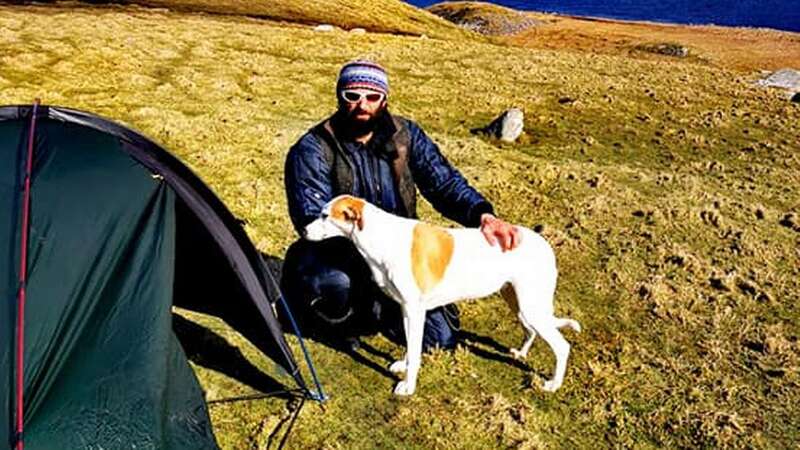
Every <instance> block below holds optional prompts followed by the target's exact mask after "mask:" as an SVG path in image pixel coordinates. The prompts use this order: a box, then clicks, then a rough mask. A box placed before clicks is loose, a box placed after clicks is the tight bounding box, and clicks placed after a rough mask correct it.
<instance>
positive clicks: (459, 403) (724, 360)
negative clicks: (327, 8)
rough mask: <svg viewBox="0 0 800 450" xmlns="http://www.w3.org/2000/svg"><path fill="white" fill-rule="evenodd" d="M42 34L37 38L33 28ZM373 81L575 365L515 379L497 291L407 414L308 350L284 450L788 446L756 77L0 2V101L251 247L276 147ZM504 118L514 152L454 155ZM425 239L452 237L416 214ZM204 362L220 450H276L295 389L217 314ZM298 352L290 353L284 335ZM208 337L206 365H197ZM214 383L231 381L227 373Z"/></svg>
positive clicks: (793, 151) (769, 120) (341, 365)
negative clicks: (277, 394)
mask: <svg viewBox="0 0 800 450" xmlns="http://www.w3.org/2000/svg"><path fill="white" fill-rule="evenodd" d="M43 30H46V32H43ZM364 56H366V57H371V58H374V59H377V60H378V61H380V62H381V63H383V64H384V65H385V66H386V67H387V68H388V70H389V73H390V76H391V83H392V93H391V108H392V110H393V111H395V112H397V113H400V114H403V115H406V116H408V117H411V118H413V119H415V120H416V121H418V122H419V123H420V124H421V125H422V126H423V127H424V128H425V129H426V130H427V132H428V133H429V134H430V135H431V136H432V137H433V138H434V139H435V140H436V141H437V142H438V143H439V144H440V146H441V148H442V150H443V152H444V153H445V155H446V156H447V157H448V158H449V159H450V160H451V161H452V162H453V163H454V164H455V165H456V166H457V167H459V168H460V169H461V170H462V172H463V173H464V174H465V175H466V176H467V177H468V178H469V180H470V181H471V182H472V183H473V184H474V185H475V186H477V187H478V188H479V189H480V190H481V191H482V192H483V193H485V195H486V196H487V197H488V198H489V199H490V200H491V201H492V202H493V203H494V205H495V208H496V210H497V211H498V212H499V214H500V215H502V216H503V217H505V218H507V219H508V220H510V221H512V222H515V223H519V224H523V225H527V226H531V227H533V226H535V225H540V226H541V227H542V233H543V234H544V236H545V237H546V238H548V240H549V241H550V242H551V244H552V245H553V246H554V248H555V251H556V254H557V258H558V261H559V268H560V280H559V286H558V290H557V295H556V305H557V306H556V309H557V312H558V313H559V314H561V315H564V316H569V317H573V318H575V319H577V320H579V321H580V322H581V324H582V325H583V328H584V331H583V333H581V334H574V333H571V332H565V334H566V337H567V339H568V340H569V341H570V342H572V343H573V353H572V356H571V361H570V364H569V367H568V372H567V378H566V382H565V385H564V387H563V388H562V389H561V390H560V391H558V392H557V393H555V394H547V393H544V392H542V391H541V389H540V388H539V386H540V385H541V382H542V381H543V380H544V379H545V377H548V376H549V375H550V370H552V367H553V363H554V361H553V358H552V355H551V354H550V351H549V349H548V348H547V347H546V346H545V345H544V344H543V343H542V342H541V341H539V342H537V343H536V344H535V345H534V348H533V351H532V352H531V355H529V358H528V360H527V361H525V362H524V363H518V362H514V361H513V360H512V359H511V358H510V357H509V355H508V348H509V347H510V346H512V345H517V344H518V343H519V341H520V340H521V339H522V337H523V336H522V330H521V329H520V328H519V327H518V325H517V324H516V323H515V320H514V318H513V317H512V316H511V315H510V314H509V313H507V311H506V310H505V306H504V303H503V301H502V300H501V299H500V298H499V297H496V296H495V297H491V298H489V299H488V300H485V301H482V302H469V303H466V304H464V306H463V308H462V317H463V326H464V329H465V331H466V332H467V335H466V338H465V340H464V343H463V344H462V345H461V346H460V347H459V349H457V350H456V351H454V352H451V353H447V352H439V353H434V354H432V355H429V356H427V357H426V358H425V360H424V362H423V367H422V370H421V373H420V382H419V387H418V391H417V394H416V395H415V396H414V397H412V398H408V399H397V398H394V397H393V396H392V393H391V392H392V387H393V385H394V383H395V379H393V378H392V376H391V375H389V374H388V372H387V371H386V370H385V367H386V366H387V365H388V363H389V362H390V360H392V358H396V357H398V356H400V355H401V353H402V349H401V348H399V347H398V346H396V345H395V344H393V343H391V342H390V341H388V340H386V339H385V338H383V337H381V336H374V337H369V338H367V339H366V340H365V344H366V346H365V348H364V349H362V350H361V351H360V353H359V355H360V356H359V357H357V358H354V357H352V356H351V355H347V354H345V353H342V352H339V351H337V350H335V349H332V348H330V347H328V346H326V345H323V344H322V343H319V342H315V341H310V342H309V345H310V349H311V351H312V354H313V356H314V358H315V361H316V363H317V368H318V370H319V373H320V376H321V378H322V380H323V382H324V383H325V386H326V387H327V390H328V391H329V393H330V395H331V400H330V401H329V402H328V403H327V404H326V405H325V407H324V408H320V407H318V406H316V405H313V404H308V405H306V406H305V407H304V408H303V409H302V411H301V413H300V415H299V417H298V419H297V421H296V423H295V424H294V428H293V430H292V433H291V435H290V436H289V440H288V443H287V447H288V448H330V449H336V448H426V449H428V448H551V447H553V448H596V447H624V448H630V447H634V448H650V447H692V448H696V447H706V448H709V447H748V448H753V447H755V448H790V447H792V446H794V445H796V443H797V442H798V441H800V420H798V417H800V408H798V406H797V405H798V403H800V370H799V368H800V344H799V343H798V337H799V336H800V325H799V324H800V320H798V319H800V217H799V216H800V188H798V186H800V142H798V135H799V133H798V125H797V124H798V120H799V119H800V105H798V104H793V103H790V102H788V101H787V100H786V98H785V95H784V93H782V92H779V91H774V90H767V89H764V88H761V87H757V86H754V85H753V81H754V80H755V79H756V78H757V76H758V73H756V72H745V71H733V70H729V69H725V68H717V67H713V66H711V65H707V64H701V63H697V62H692V61H682V60H678V59H674V58H669V57H663V58H651V59H639V58H631V57H629V56H628V55H621V56H617V55H613V54H596V53H581V52H577V51H560V50H547V49H529V48H520V47H509V46H503V45H498V44H491V43H486V42H483V41H481V40H477V39H473V38H470V37H465V38H463V39H462V38H459V39H447V40H443V39H433V38H429V39H424V38H419V37H412V36H399V35H392V34H377V33H367V34H364V35H355V34H352V33H346V32H343V31H334V32H330V33H319V32H314V31H312V30H311V29H310V28H309V27H303V26H297V25H290V24H285V23H279V22H270V21H265V20H258V19H253V18H247V17H237V16H220V15H207V14H193V13H186V12H170V11H167V10H147V9H141V8H135V7H103V8H90V7H72V8H68V9H65V8H52V7H39V6H31V7H9V6H0V68H2V70H0V104H20V103H30V102H32V101H33V99H34V98H37V97H38V98H41V99H42V101H43V102H44V103H47V104H54V105H62V106H68V107H72V108H78V109H84V110H89V111H92V112H95V113H97V114H100V115H103V116H106V117H109V118H111V119H113V120H117V121H120V122H122V123H125V124H127V125H129V126H131V127H133V128H135V129H138V130H140V131H141V132H143V133H144V134H146V135H148V136H150V137H151V138H153V139H155V140H156V141H158V142H160V143H161V144H163V145H164V146H165V147H166V148H168V149H170V150H171V151H172V152H174V153H175V154H176V155H178V156H179V157H180V158H181V159H182V160H183V161H184V162H186V163H187V164H188V165H189V166H190V167H191V168H192V169H193V170H195V171H196V172H197V173H198V174H199V175H200V176H201V177H202V178H203V179H204V180H205V181H206V182H207V183H208V184H209V185H210V186H211V187H212V188H213V189H214V190H215V191H216V192H217V193H218V194H219V195H220V196H221V198H222V199H223V200H224V201H225V203H226V204H227V205H228V206H229V208H230V209H231V210H232V211H233V212H234V213H235V214H236V215H237V216H238V217H241V218H242V219H244V220H245V223H246V225H245V226H246V230H247V232H248V233H249V235H250V236H251V237H252V240H253V242H255V243H256V245H257V247H258V248H259V249H260V250H261V251H263V252H264V253H266V254H268V255H271V256H274V257H276V258H279V259H280V258H282V256H283V254H284V252H285V250H286V248H287V247H288V246H289V244H290V243H291V242H292V241H293V240H294V239H295V234H294V232H293V230H292V228H291V224H290V222H289V220H288V217H287V212H286V202H285V198H284V192H283V174H282V170H283V159H284V156H285V154H286V152H287V149H288V147H289V146H290V145H291V144H292V143H293V142H294V141H295V140H296V139H297V138H298V137H299V136H300V135H301V134H302V133H303V132H304V131H305V130H306V129H307V128H308V127H309V126H311V125H312V124H314V123H316V122H317V121H318V120H320V119H321V118H323V117H324V116H325V115H327V114H328V113H330V112H331V111H332V109H333V108H334V107H335V99H334V96H333V93H332V91H333V87H334V84H335V77H336V74H337V70H338V68H339V67H340V66H341V64H342V63H344V62H345V61H347V60H349V59H352V58H355V57H364ZM512 106H517V107H520V108H522V109H523V111H524V112H525V114H526V131H525V133H524V134H523V136H522V138H521V139H520V141H519V142H517V143H515V144H499V143H496V142H492V141H488V140H486V139H484V138H479V137H476V136H473V135H471V134H470V133H469V129H470V128H474V127H477V126H481V125H484V124H486V123H487V122H488V121H489V120H491V119H492V118H493V117H494V116H495V115H497V114H499V113H500V112H501V111H502V110H504V109H506V108H509V107H512ZM421 213H422V216H423V217H424V218H425V219H426V220H429V221H432V222H437V223H446V221H445V220H444V219H442V218H441V217H440V216H438V215H437V214H436V213H435V212H433V211H432V209H431V208H430V207H429V206H428V205H427V204H423V205H422V208H421ZM181 314H182V315H184V316H185V317H186V318H187V319H188V320H190V321H192V322H194V323H195V324H197V325H199V326H201V327H204V328H206V329H207V330H209V331H210V332H211V334H213V335H216V337H217V338H219V339H222V341H224V343H225V344H223V345H217V346H216V347H217V348H224V349H225V351H226V352H228V356H235V357H229V358H227V359H226V361H228V363H227V365H226V366H224V367H220V366H219V365H218V364H217V365H215V364H212V363H210V362H209V359H208V358H210V357H209V356H203V355H190V356H192V357H193V358H192V359H193V367H194V368H195V369H196V373H197V375H198V377H199V379H200V381H201V384H202V385H203V388H204V390H205V391H206V396H207V398H208V400H209V403H210V404H209V409H210V412H211V416H212V420H213V424H214V428H215V432H216V434H217V437H218V439H219V443H220V445H221V446H222V447H223V448H226V449H240V448H264V447H266V446H271V447H275V446H277V444H278V441H279V436H280V433H281V432H282V431H284V430H286V428H287V427H288V423H289V418H290V417H291V414H292V410H293V408H295V407H296V405H297V403H296V402H295V401H287V400H283V399H276V398H272V399H263V400H253V401H242V402H231V403H218V402H216V400H220V399H226V398H232V397H238V396H246V395H251V394H256V393H258V390H259V389H261V388H262V386H263V385H262V384H260V383H258V382H254V381H252V380H253V377H252V376H245V375H244V374H245V372H247V373H248V374H251V373H252V370H253V368H257V369H258V370H259V371H262V372H264V373H266V374H268V375H269V376H270V377H273V378H275V380H277V381H278V382H283V383H288V380H286V377H285V376H283V375H282V374H281V373H280V371H279V370H277V369H276V368H275V367H274V365H272V364H271V363H270V362H269V361H267V360H265V359H264V357H263V356H261V355H260V354H258V353H257V352H256V351H255V350H253V348H252V347H251V346H250V345H249V344H248V343H247V342H245V341H244V340H243V339H241V338H240V337H239V335H238V334H237V333H236V332H235V331H234V330H230V329H229V328H227V327H226V326H225V325H224V324H223V323H222V322H220V321H219V320H217V319H215V318H213V317H209V316H203V315H200V314H196V313H190V312H181ZM290 341H291V342H292V343H293V346H294V348H295V350H296V349H297V347H296V341H295V340H294V339H293V338H290ZM211 344H212V343H211V342H209V347H212V345H211ZM231 366H233V367H231Z"/></svg>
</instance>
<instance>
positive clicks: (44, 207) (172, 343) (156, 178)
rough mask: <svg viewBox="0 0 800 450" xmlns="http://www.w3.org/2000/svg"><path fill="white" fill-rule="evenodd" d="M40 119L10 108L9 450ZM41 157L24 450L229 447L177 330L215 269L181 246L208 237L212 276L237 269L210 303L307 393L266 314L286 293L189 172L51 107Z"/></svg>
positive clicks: (6, 139)
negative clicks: (197, 273) (19, 298)
mask: <svg viewBox="0 0 800 450" xmlns="http://www.w3.org/2000/svg"><path fill="white" fill-rule="evenodd" d="M30 114H31V109H30V108H29V107H3V108H0V160H2V162H0V208H3V210H5V211H10V212H11V214H10V215H9V216H10V217H9V218H6V219H0V266H2V267H3V269H4V272H3V273H4V275H2V276H0V296H1V297H0V298H3V299H4V300H5V302H4V306H3V307H2V308H0V333H2V336H0V342H3V343H4V345H1V346H0V376H2V377H3V378H2V379H3V381H2V383H3V384H2V385H0V407H2V409H1V410H0V420H1V421H2V422H3V424H4V425H3V426H2V427H0V443H8V444H9V447H10V446H11V445H12V444H13V440H14V422H15V415H16V413H15V409H14V406H13V404H14V397H15V383H14V374H15V363H14V352H15V341H16V339H15V337H14V328H15V321H16V314H17V311H16V308H17V305H16V291H17V283H18V281H17V275H18V265H19V248H18V247H19V245H20V243H19V240H20V238H19V235H20V227H21V223H22V220H21V217H20V213H19V211H20V209H21V208H20V204H21V193H20V186H21V183H22V177H23V173H24V167H23V162H24V156H23V153H24V150H25V149H26V147H27V139H28V138H27V136H26V131H27V130H28V129H29V128H28V127H29V122H30ZM34 146H35V150H34V167H33V179H32V192H31V216H30V226H29V233H30V238H29V245H28V251H29V260H28V271H29V278H28V283H27V298H28V300H27V305H26V312H25V350H24V357H25V373H24V375H25V377H24V385H25V388H24V394H25V413H24V422H25V440H24V442H25V446H26V448H28V449H51V448H52V449H64V448H137V449H140V448H153V449H162V448H164V449H205V448H217V444H216V441H215V438H214V435H213V432H212V429H211V424H210V420H209V416H208V411H207V408H206V405H205V401H204V398H203V393H202V391H201V388H200V386H199V383H198V381H197V379H196V377H195V375H194V373H193V371H192V369H191V367H190V366H189V364H188V362H187V359H186V356H185V354H184V352H183V350H182V348H181V346H180V344H179V342H178V340H177V338H176V337H175V335H174V333H173V331H172V313H171V307H172V305H173V303H174V302H175V300H176V299H175V298H174V296H175V292H176V291H178V290H179V289H178V285H179V284H183V285H187V284H191V276H190V275H187V274H191V273H192V271H193V267H194V266H198V267H200V266H203V265H204V264H203V257H204V255H202V254H200V255H197V254H192V255H191V257H185V256H181V254H179V252H178V247H179V245H178V242H179V241H180V242H185V241H186V239H187V238H186V236H198V230H200V229H202V230H203V233H204V234H200V236H202V237H203V238H204V239H205V240H206V241H205V242H202V243H198V245H197V248H211V249H214V251H215V253H214V254H213V256H216V257H217V259H216V260H215V261H214V267H215V268H218V267H220V266H226V267H225V268H224V270H227V271H228V273H227V274H226V273H222V272H221V273H220V275H221V278H222V279H225V280H227V281H226V282H227V283H228V284H227V285H226V286H224V287H223V289H220V292H218V293H217V294H216V297H215V299H208V298H206V299H205V301H207V302H208V301H213V300H218V301H219V302H222V303H226V304H228V303H230V304H233V305H236V307H237V310H239V311H238V312H240V313H242V312H243V313H244V314H239V315H238V316H237V315H230V316H228V317H223V318H225V319H226V320H228V319H230V320H228V321H229V323H236V322H237V320H238V323H239V324H241V325H243V326H244V327H245V328H247V330H248V331H249V334H250V335H253V336H256V335H258V336H259V337H260V342H259V343H258V344H257V345H258V346H259V348H261V349H267V347H269V350H270V356H271V357H272V358H274V359H275V360H276V362H278V363H279V364H281V365H282V366H283V367H284V368H285V369H286V370H287V371H288V372H289V373H290V374H292V375H293V376H294V377H295V379H296V380H297V382H298V384H299V385H300V386H301V387H304V384H303V380H302V378H301V377H300V375H299V372H298V369H297V365H296V364H295V362H294V358H293V356H292V354H291V352H290V350H289V348H288V346H287V345H286V342H285V341H284V339H283V335H282V333H281V330H280V326H279V325H278V323H277V321H276V320H275V317H274V315H273V314H272V310H271V309H270V306H269V301H270V299H274V298H275V297H274V296H275V295H276V293H274V292H271V291H270V290H269V289H270V288H271V286H270V283H268V282H267V281H268V279H267V278H266V277H268V276H270V275H269V273H268V272H266V270H265V269H264V268H263V265H262V264H261V262H260V257H259V255H258V252H257V251H256V250H255V248H254V247H253V245H252V244H251V243H250V242H249V240H248V239H247V237H246V234H245V233H244V231H243V230H242V229H241V228H240V227H239V226H238V224H237V223H236V222H235V218H234V217H233V216H232V215H231V214H230V212H229V211H228V210H227V209H226V208H225V207H224V205H223V204H222V203H221V202H220V201H219V200H218V199H217V198H216V196H214V194H213V193H212V192H211V191H210V190H209V189H208V188H207V187H206V186H205V185H204V184H203V183H202V182H201V181H200V180H199V179H198V178H197V177H196V176H194V175H193V174H192V173H191V172H190V171H189V170H188V169H187V168H186V167H185V166H183V165H182V164H181V163H180V162H179V161H178V160H177V159H175V158H174V157H172V156H171V155H169V154H168V153H167V152H166V151H164V150H163V149H161V148H160V147H158V146H156V145H155V144H153V143H152V142H151V141H149V140H147V139H145V138H143V137H142V136H140V135H138V134H136V133H135V132H132V131H131V130H128V129H126V128H123V127H120V126H118V125H115V124H113V123H111V122H109V121H106V120H103V119H100V118H98V117H96V116H92V115H90V114H87V113H82V112H77V111H72V110H67V109H61V108H54V107H41V108H40V113H39V116H38V117H37V126H36V134H35V140H34ZM209 240H213V241H214V242H213V243H209V242H208V241H209ZM180 247H182V248H184V247H185V248H192V246H191V245H186V244H181V245H180ZM219 256H222V258H219ZM220 260H222V261H227V264H220ZM178 264H180V267H176V266H177V265H178ZM220 270H223V269H220ZM224 270H223V271H224ZM179 272H180V273H181V274H184V275H182V276H180V277H179V276H177V275H176V274H178V273H179ZM205 283H208V277H206V280H205ZM180 290H182V291H185V290H186V289H185V288H181V289H180ZM226 291H227V292H228V293H229V296H230V297H231V298H228V297H226V296H225V292H226ZM198 297H202V296H198ZM243 300H244V301H243ZM236 317H245V319H235V318H236ZM243 334H245V335H247V334H246V333H243ZM259 344H260V345H259ZM269 344H272V345H271V346H270V345H269ZM0 445H2V444H0ZM0 448H2V447H0Z"/></svg>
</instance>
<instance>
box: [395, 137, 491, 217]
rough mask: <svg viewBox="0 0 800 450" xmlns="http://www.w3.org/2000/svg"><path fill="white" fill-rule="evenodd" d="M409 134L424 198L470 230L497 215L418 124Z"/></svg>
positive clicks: (414, 173) (411, 159) (413, 165)
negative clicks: (483, 215)
mask: <svg viewBox="0 0 800 450" xmlns="http://www.w3.org/2000/svg"><path fill="white" fill-rule="evenodd" d="M408 130H409V134H410V136H409V138H410V143H411V146H410V147H411V148H410V151H409V165H410V167H411V175H412V177H413V178H414V183H415V184H416V185H417V186H418V187H419V190H420V193H422V196H423V197H425V198H426V199H427V200H428V201H429V202H431V204H432V205H433V207H434V208H436V210H437V211H439V212H440V213H442V215H444V216H445V217H447V218H448V219H451V220H454V221H456V222H458V223H460V224H461V225H464V226H466V227H478V226H480V222H481V215H482V214H484V213H491V214H493V213H494V209H493V208H492V205H491V203H489V202H488V201H487V200H486V199H485V198H484V197H483V196H482V195H481V194H480V193H479V192H478V191H477V190H475V188H473V187H472V186H470V185H469V183H467V180H466V179H465V178H464V176H463V175H461V173H459V172H458V170H456V169H455V168H454V167H453V166H452V165H451V164H450V162H448V161H447V159H446V158H445V157H444V155H442V153H441V152H440V151H439V147H438V146H437V145H436V144H435V143H434V142H433V141H432V140H431V139H430V138H429V137H428V136H427V135H426V134H425V132H424V131H422V129H421V128H420V127H419V126H418V125H417V124H415V123H414V122H411V121H408Z"/></svg>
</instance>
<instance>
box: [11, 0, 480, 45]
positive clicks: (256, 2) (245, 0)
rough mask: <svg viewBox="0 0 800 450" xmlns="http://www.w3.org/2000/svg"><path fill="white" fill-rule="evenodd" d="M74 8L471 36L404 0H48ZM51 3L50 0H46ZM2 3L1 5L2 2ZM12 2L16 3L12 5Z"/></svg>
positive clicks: (437, 36) (402, 32) (439, 35)
mask: <svg viewBox="0 0 800 450" xmlns="http://www.w3.org/2000/svg"><path fill="white" fill-rule="evenodd" d="M49 1H50V2H52V3H54V4H56V5H59V6H66V7H72V6H74V5H76V4H80V3H84V4H87V3H88V4H94V5H99V4H128V5H139V6H145V7H151V8H166V9H169V10H173V11H183V12H195V13H212V14H223V15H241V16H249V17H257V18H261V19H269V20H275V21H286V22H291V23H301V24H331V25H334V26H337V27H340V28H343V29H345V30H350V29H353V28H365V29H367V30H370V31H376V32H384V33H396V34H408V35H416V36H419V35H423V34H424V35H427V36H428V37H433V38H450V39H453V38H462V39H463V38H466V37H468V36H469V35H470V33H468V32H466V31H465V30H463V29H461V28H459V27H456V26H455V25H453V24H451V23H450V22H448V21H446V20H443V19H440V18H439V17H438V16H436V15H434V14H431V13H428V12H426V11H424V10H421V9H418V8H414V7H413V6H411V5H409V4H408V3H405V2H403V1H401V0H359V1H358V2H353V1H348V0H315V1H309V2H304V1H297V0H121V1H108V0H70V1H60V0H49ZM45 2H48V0H45ZM0 3H1V2H0ZM12 3H13V2H12Z"/></svg>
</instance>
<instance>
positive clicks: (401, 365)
mask: <svg viewBox="0 0 800 450" xmlns="http://www.w3.org/2000/svg"><path fill="white" fill-rule="evenodd" d="M405 371H406V360H405V359H401V360H399V361H395V362H393V363H392V364H391V365H390V366H389V372H392V373H404V372H405Z"/></svg>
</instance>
